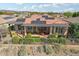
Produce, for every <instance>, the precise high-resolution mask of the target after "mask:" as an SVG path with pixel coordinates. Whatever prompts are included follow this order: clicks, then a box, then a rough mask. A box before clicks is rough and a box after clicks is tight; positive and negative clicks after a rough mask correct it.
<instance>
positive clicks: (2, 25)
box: [0, 15, 16, 39]
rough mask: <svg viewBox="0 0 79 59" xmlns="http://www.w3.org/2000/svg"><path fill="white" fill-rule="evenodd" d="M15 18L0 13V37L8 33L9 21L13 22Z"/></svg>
mask: <svg viewBox="0 0 79 59" xmlns="http://www.w3.org/2000/svg"><path fill="white" fill-rule="evenodd" d="M15 20H16V18H14V17H10V16H5V15H3V16H2V15H0V39H2V38H3V37H4V36H6V34H8V33H9V29H8V27H9V22H12V23H13V22H14V21H15Z"/></svg>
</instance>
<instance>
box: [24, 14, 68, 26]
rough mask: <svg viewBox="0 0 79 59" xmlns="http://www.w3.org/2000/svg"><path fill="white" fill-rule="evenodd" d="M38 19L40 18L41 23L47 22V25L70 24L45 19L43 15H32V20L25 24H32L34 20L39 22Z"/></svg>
mask: <svg viewBox="0 0 79 59" xmlns="http://www.w3.org/2000/svg"><path fill="white" fill-rule="evenodd" d="M37 18H40V21H46V24H68V22H67V21H65V20H62V19H51V20H50V19H45V18H43V17H42V15H37V14H35V15H32V16H31V17H30V18H26V20H25V22H24V23H25V24H31V22H32V21H33V20H37Z"/></svg>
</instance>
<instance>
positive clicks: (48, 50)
mask: <svg viewBox="0 0 79 59" xmlns="http://www.w3.org/2000/svg"><path fill="white" fill-rule="evenodd" d="M43 48H44V52H45V53H46V54H47V55H48V54H51V53H52V48H51V47H50V46H48V45H44V46H43Z"/></svg>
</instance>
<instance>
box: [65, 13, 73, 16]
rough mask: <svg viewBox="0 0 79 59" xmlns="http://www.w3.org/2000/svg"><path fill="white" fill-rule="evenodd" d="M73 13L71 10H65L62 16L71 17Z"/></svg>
mask: <svg viewBox="0 0 79 59" xmlns="http://www.w3.org/2000/svg"><path fill="white" fill-rule="evenodd" d="M72 15H73V13H72V12H65V13H64V16H67V17H72Z"/></svg>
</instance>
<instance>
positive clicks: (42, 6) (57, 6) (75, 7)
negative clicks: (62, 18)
mask: <svg viewBox="0 0 79 59" xmlns="http://www.w3.org/2000/svg"><path fill="white" fill-rule="evenodd" d="M0 10H14V11H37V12H66V11H79V3H0Z"/></svg>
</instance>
